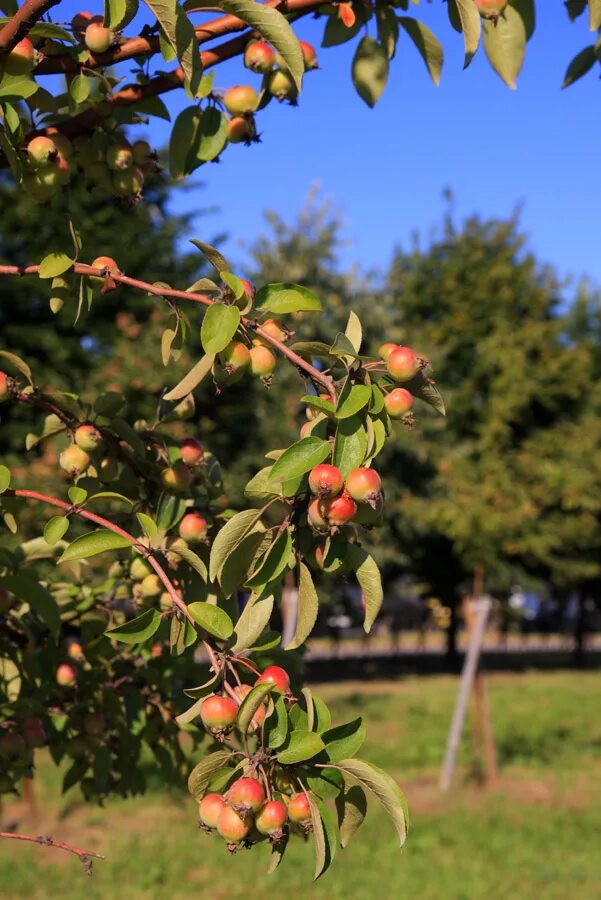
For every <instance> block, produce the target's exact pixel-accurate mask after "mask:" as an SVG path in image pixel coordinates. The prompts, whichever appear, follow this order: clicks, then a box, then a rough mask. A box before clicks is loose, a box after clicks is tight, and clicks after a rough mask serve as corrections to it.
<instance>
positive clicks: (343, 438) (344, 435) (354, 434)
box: [333, 415, 367, 478]
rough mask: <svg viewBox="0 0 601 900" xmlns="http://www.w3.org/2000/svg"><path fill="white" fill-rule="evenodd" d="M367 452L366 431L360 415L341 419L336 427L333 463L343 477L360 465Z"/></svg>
mask: <svg viewBox="0 0 601 900" xmlns="http://www.w3.org/2000/svg"><path fill="white" fill-rule="evenodd" d="M366 453H367V432H366V430H365V427H364V425H363V422H362V419H361V416H360V415H355V416H350V417H349V418H348V419H342V420H341V421H340V422H339V423H338V426H337V428H336V439H335V441H334V459H333V463H334V465H335V466H338V468H339V469H340V471H341V472H342V476H343V478H346V476H347V475H348V474H349V473H350V472H352V471H353V469H356V468H357V466H360V465H361V463H362V462H363V460H364V459H365V454H366Z"/></svg>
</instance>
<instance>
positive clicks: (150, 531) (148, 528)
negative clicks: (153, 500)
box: [136, 512, 159, 539]
mask: <svg viewBox="0 0 601 900" xmlns="http://www.w3.org/2000/svg"><path fill="white" fill-rule="evenodd" d="M136 519H137V520H138V522H139V523H140V526H141V528H142V531H143V532H144V534H145V535H146V537H147V538H150V539H152V538H153V537H154V536H155V535H156V534H157V532H158V530H159V526H158V525H157V523H156V522H155V521H154V519H153V518H152V516H149V515H147V514H146V513H143V512H138V513H136Z"/></svg>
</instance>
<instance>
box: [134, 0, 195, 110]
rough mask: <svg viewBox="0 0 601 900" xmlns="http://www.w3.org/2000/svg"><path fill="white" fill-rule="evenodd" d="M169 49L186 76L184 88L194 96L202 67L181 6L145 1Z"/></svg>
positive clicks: (190, 26) (188, 23) (151, 0)
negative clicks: (173, 51) (170, 48)
mask: <svg viewBox="0 0 601 900" xmlns="http://www.w3.org/2000/svg"><path fill="white" fill-rule="evenodd" d="M145 3H146V5H147V6H149V7H150V9H151V10H152V12H153V13H154V15H155V16H156V18H157V21H158V23H159V25H160V26H161V28H162V29H163V32H164V34H165V37H166V38H167V40H168V42H169V44H170V45H171V47H172V48H173V49H174V50H175V53H176V56H177V58H178V60H179V63H180V65H181V67H182V69H183V70H184V74H185V76H186V86H187V87H188V90H189V91H190V95H191V96H192V97H195V96H196V92H197V90H198V87H199V84H200V79H201V76H202V66H201V63H200V53H199V50H198V42H197V40H196V34H195V32H194V27H193V25H192V23H191V22H190V19H189V18H188V16H187V15H186V13H185V12H184V10H183V8H182V7H181V5H180V4H179V3H178V2H177V0H175V2H173V0H171V2H169V0H145Z"/></svg>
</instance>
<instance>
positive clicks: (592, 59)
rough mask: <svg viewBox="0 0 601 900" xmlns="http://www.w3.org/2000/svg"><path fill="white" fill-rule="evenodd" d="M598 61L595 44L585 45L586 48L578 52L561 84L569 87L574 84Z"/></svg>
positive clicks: (563, 86)
mask: <svg viewBox="0 0 601 900" xmlns="http://www.w3.org/2000/svg"><path fill="white" fill-rule="evenodd" d="M596 62H597V56H596V54H595V45H594V44H591V45H590V47H585V48H584V50H581V51H580V53H577V54H576V56H575V57H574V58H573V60H572V61H571V62H570V64H569V66H568V68H567V70H566V74H565V75H564V79H563V83H562V85H561V86H562V88H566V87H569V86H570V85H571V84H574V82H575V81H578V79H579V78H582V76H583V75H586V73H587V72H589V71H590V70H591V69H592V67H593V66H594V65H595V63H596Z"/></svg>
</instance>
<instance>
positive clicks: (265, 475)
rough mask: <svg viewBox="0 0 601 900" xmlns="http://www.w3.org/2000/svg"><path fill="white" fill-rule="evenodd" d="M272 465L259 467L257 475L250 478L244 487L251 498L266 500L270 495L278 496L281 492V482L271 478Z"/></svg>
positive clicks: (246, 495) (247, 496) (245, 492)
mask: <svg viewBox="0 0 601 900" xmlns="http://www.w3.org/2000/svg"><path fill="white" fill-rule="evenodd" d="M271 469H272V467H271V466H265V468H263V469H259V471H258V472H257V474H256V475H253V477H252V478H251V479H250V481H249V482H248V484H247V485H246V487H245V488H244V496H245V497H246V498H247V499H249V500H256V501H261V502H265V500H268V499H269V498H270V497H277V496H278V495H279V494H280V493H281V488H282V485H281V484H277V483H275V484H274V482H272V481H271V480H270V478H269V475H270V473H271Z"/></svg>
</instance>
